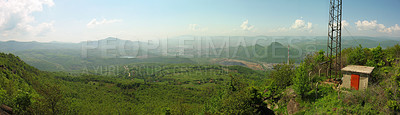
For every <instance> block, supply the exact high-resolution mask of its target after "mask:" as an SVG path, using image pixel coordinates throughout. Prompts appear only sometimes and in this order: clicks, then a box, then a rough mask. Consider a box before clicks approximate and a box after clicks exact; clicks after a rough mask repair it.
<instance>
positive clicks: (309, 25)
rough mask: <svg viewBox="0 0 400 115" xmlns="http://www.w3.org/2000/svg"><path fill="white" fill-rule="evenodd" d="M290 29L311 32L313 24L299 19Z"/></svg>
mask: <svg viewBox="0 0 400 115" xmlns="http://www.w3.org/2000/svg"><path fill="white" fill-rule="evenodd" d="M290 29H297V30H311V29H312V23H311V22H307V24H306V22H305V21H304V20H302V19H297V20H296V21H294V23H293V24H292V26H291V27H290Z"/></svg>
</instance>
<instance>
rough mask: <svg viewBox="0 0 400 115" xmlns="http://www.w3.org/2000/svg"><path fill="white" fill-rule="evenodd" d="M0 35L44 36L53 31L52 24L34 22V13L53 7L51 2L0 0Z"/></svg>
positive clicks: (41, 0)
mask: <svg viewBox="0 0 400 115" xmlns="http://www.w3.org/2000/svg"><path fill="white" fill-rule="evenodd" d="M0 4H1V7H0V33H1V35H2V36H6V37H7V36H10V35H14V36H15V35H20V36H25V35H34V36H44V35H45V34H46V33H48V32H50V31H53V24H54V21H52V22H36V20H35V17H34V16H32V13H34V12H41V11H43V8H44V7H45V6H48V7H52V6H54V2H53V0H0Z"/></svg>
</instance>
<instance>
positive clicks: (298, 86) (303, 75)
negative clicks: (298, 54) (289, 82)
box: [293, 62, 311, 98]
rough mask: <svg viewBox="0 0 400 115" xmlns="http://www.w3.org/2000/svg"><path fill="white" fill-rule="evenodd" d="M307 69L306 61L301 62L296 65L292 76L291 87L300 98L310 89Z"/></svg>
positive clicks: (308, 69)
mask: <svg viewBox="0 0 400 115" xmlns="http://www.w3.org/2000/svg"><path fill="white" fill-rule="evenodd" d="M308 71H310V68H309V67H308V65H307V63H304V62H303V63H301V64H300V66H299V67H297V69H296V73H295V77H294V78H293V86H294V87H293V89H294V91H295V92H296V93H297V94H298V95H300V96H301V97H302V98H305V94H306V93H307V92H309V91H310V90H311V87H310V82H311V81H310V79H309V76H308V73H307V72H308Z"/></svg>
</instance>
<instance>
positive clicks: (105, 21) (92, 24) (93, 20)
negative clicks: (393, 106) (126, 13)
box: [86, 18, 121, 28]
mask: <svg viewBox="0 0 400 115" xmlns="http://www.w3.org/2000/svg"><path fill="white" fill-rule="evenodd" d="M120 21H121V20H117V19H112V20H106V19H103V20H101V21H97V19H96V18H94V19H92V20H91V21H90V22H89V23H88V24H86V26H87V27H88V28H93V27H95V26H97V25H104V24H111V23H115V22H120Z"/></svg>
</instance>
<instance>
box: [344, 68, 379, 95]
mask: <svg viewBox="0 0 400 115" xmlns="http://www.w3.org/2000/svg"><path fill="white" fill-rule="evenodd" d="M373 70H374V67H368V66H360V65H348V66H346V67H344V68H343V69H342V73H343V79H342V80H343V83H342V86H343V87H345V88H349V89H350V88H351V89H355V90H364V89H367V87H368V78H369V77H370V76H371V73H372V71H373Z"/></svg>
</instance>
